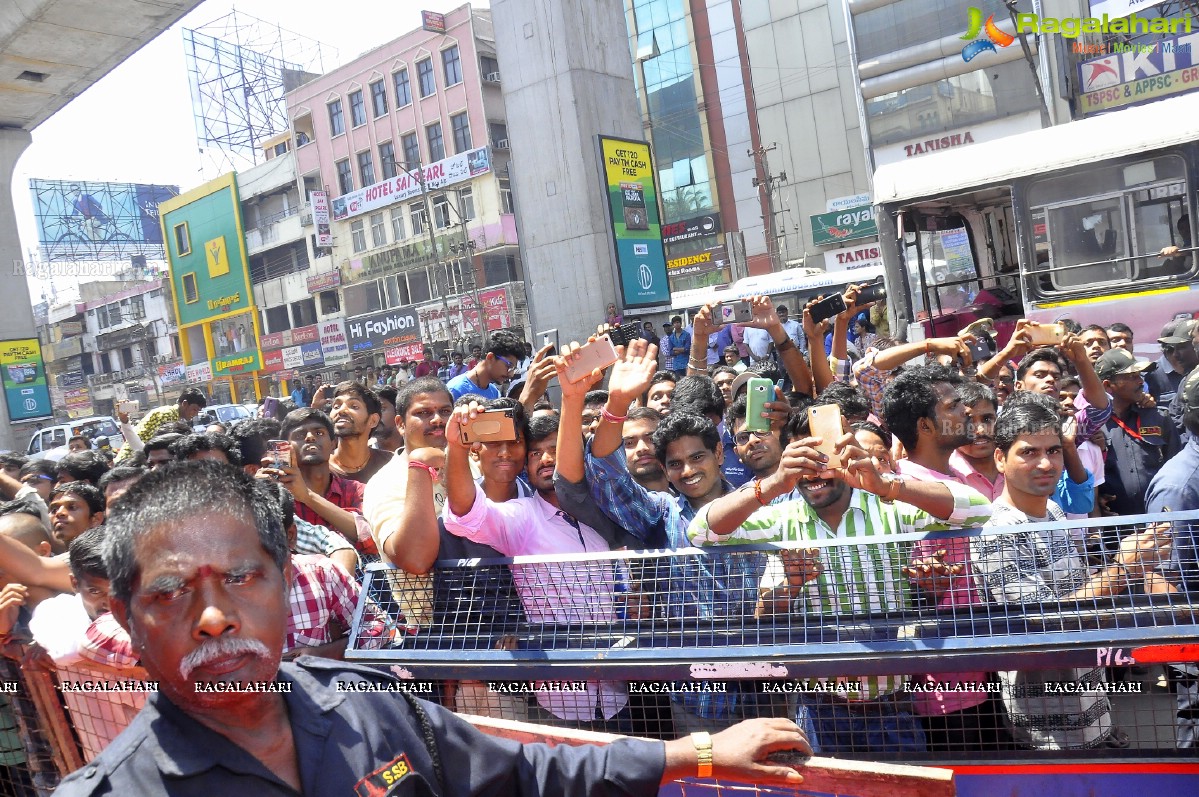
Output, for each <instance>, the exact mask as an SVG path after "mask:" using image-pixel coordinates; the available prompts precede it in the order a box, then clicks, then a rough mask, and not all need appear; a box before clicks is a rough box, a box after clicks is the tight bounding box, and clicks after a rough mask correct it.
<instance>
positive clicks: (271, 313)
mask: <svg viewBox="0 0 1199 797" xmlns="http://www.w3.org/2000/svg"><path fill="white" fill-rule="evenodd" d="M289 329H291V317H290V316H289V315H288V314H287V305H285V304H281V305H279V306H278V307H268V308H267V309H266V331H267V332H268V333H271V332H286V331H287V330H289Z"/></svg>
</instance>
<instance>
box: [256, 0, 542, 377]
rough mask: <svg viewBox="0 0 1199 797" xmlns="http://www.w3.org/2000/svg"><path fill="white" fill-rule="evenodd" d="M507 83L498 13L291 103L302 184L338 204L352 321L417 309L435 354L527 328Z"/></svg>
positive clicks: (382, 57) (344, 307)
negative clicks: (496, 31)
mask: <svg viewBox="0 0 1199 797" xmlns="http://www.w3.org/2000/svg"><path fill="white" fill-rule="evenodd" d="M501 77H502V75H501V70H500V65H499V62H498V60H497V58H496V53H495V44H494V36H493V33H492V26H491V15H490V12H489V11H487V10H479V9H471V8H470V7H469V6H462V7H460V8H457V9H455V10H453V11H451V12H449V13H447V14H445V15H429V14H427V15H426V24H425V27H423V28H422V29H420V30H416V31H412V32H410V33H407V34H404V35H403V36H401V37H399V38H398V39H396V40H395V41H392V42H390V43H388V44H385V45H383V46H381V47H377V48H375V49H374V50H371V51H370V52H368V53H366V54H364V55H362V56H359V57H358V58H357V59H355V60H354V61H352V62H350V63H349V64H346V65H345V66H343V67H340V68H338V69H336V70H334V71H332V72H329V73H328V74H325V75H322V76H321V77H319V78H316V79H314V80H312V81H310V82H308V83H306V84H304V85H303V86H301V87H299V88H297V89H295V90H294V91H292V92H290V93H289V94H288V95H287V105H288V114H289V116H290V118H291V120H292V128H293V132H294V141H295V145H296V148H295V159H296V169H297V172H298V175H299V178H298V179H299V183H298V184H299V185H300V187H301V189H302V190H303V191H304V192H305V195H306V196H310V195H311V192H312V191H324V192H326V193H327V195H328V197H329V199H330V205H331V208H332V219H331V232H332V246H331V247H330V248H329V252H328V257H329V258H330V260H331V263H332V265H333V267H334V268H335V270H336V271H337V273H338V277H337V279H338V280H340V286H341V294H342V296H341V311H342V312H344V315H345V316H346V317H347V320H348V319H353V318H355V317H359V316H364V315H367V314H370V313H374V312H379V311H385V310H389V309H392V308H415V309H416V310H417V312H418V313H419V316H420V321H421V331H422V342H423V343H424V344H426V345H432V346H433V347H434V348H436V349H445V348H449V347H460V346H464V345H466V344H467V343H468V342H471V341H478V340H480V339H482V338H483V337H485V335H486V332H487V331H489V330H495V329H499V328H504V327H515V328H517V329H523V328H524V327H525V326H526V324H527V320H526V319H527V313H526V309H525V308H526V302H525V295H524V288H523V283H522V269H521V264H520V256H519V250H518V248H517V236H516V225H515V221H514V216H513V205H512V194H511V190H510V184H509V180H508V171H507V170H508V162H507V161H508V149H509V141H508V132H507V123H506V115H505V112H504V104H503V100H502V97H501V93H500V83H501ZM319 260H320V258H318V261H319ZM327 270H333V269H322V268H320V267H319V266H318V267H317V268H316V271H318V272H323V271H327ZM327 282H328V281H327ZM479 306H481V307H482V317H480V314H479V312H478V311H476V309H475V308H476V307H479ZM281 320H282V319H280V321H281ZM292 320H293V322H294V319H292ZM267 326H268V329H273V327H272V326H271V323H270V320H269V318H268V324H267ZM525 331H526V332H527V330H525ZM419 349H420V345H419V344H416V345H414V346H409V347H405V348H404V349H403V350H402V351H400V350H380V349H378V348H375V349H372V350H371V352H370V354H369V355H367V357H368V358H370V357H379V356H380V355H384V354H385V352H386V356H387V357H388V359H398V358H399V357H400V356H411V355H412V354H414V353H417V354H418V353H419Z"/></svg>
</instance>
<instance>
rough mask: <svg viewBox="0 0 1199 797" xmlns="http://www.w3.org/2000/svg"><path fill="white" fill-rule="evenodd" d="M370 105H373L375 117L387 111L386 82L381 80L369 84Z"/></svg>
mask: <svg viewBox="0 0 1199 797" xmlns="http://www.w3.org/2000/svg"><path fill="white" fill-rule="evenodd" d="M371 105H373V106H374V109H375V118H376V119H378V118H379V117H380V116H382V115H383V114H385V113H387V84H385V83H384V82H383V81H382V80H376V81H375V82H374V83H372V84H371Z"/></svg>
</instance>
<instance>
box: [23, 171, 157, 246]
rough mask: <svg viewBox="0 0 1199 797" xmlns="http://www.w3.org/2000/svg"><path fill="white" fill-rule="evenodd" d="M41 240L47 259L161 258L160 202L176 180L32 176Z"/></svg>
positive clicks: (31, 187) (39, 239)
mask: <svg viewBox="0 0 1199 797" xmlns="http://www.w3.org/2000/svg"><path fill="white" fill-rule="evenodd" d="M29 190H30V192H31V193H32V194H33V215H34V218H35V219H36V220H37V227H38V230H37V235H38V244H39V245H40V246H41V249H42V256H43V257H44V258H45V259H46V260H128V259H129V258H130V257H132V256H134V255H143V256H145V257H146V258H149V259H152V260H162V259H163V250H162V228H161V227H160V226H159V224H158V205H159V203H161V202H165V201H166V200H168V199H170V198H171V197H174V196H178V194H179V188H178V186H173V185H145V184H141V183H89V182H86V181H82V180H37V179H35V180H30V181H29Z"/></svg>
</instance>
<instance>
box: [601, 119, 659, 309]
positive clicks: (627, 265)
mask: <svg viewBox="0 0 1199 797" xmlns="http://www.w3.org/2000/svg"><path fill="white" fill-rule="evenodd" d="M599 144H600V154H601V156H602V160H603V167H604V190H605V191H606V192H607V196H608V213H609V215H610V220H611V226H612V241H613V243H614V244H615V249H616V269H617V271H618V272H619V274H620V291H621V296H622V302H621V304H622V305H623V306H624V307H626V308H628V307H649V306H652V305H659V304H670V285H669V284H668V282H667V280H666V253H665V251H664V250H663V248H662V229H661V219H660V218H659V216H658V186H657V183H656V182H655V181H654V167H653V160H652V159H651V157H650V151H649V144H648V143H646V142H645V141H629V140H627V139H623V138H611V137H609V136H599Z"/></svg>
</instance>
